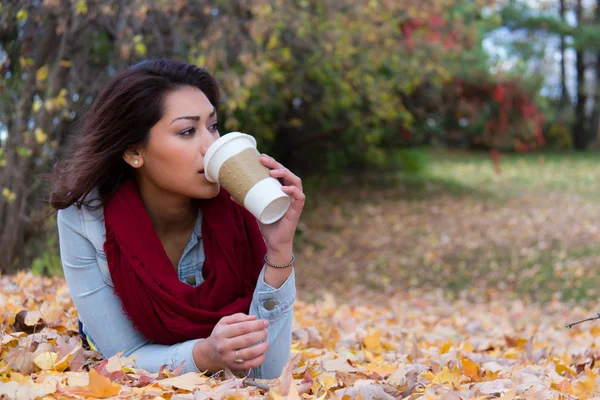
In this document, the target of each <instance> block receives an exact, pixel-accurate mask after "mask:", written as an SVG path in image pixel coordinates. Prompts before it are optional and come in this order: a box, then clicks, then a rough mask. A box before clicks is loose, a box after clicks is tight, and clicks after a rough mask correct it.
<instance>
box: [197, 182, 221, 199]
mask: <svg viewBox="0 0 600 400" xmlns="http://www.w3.org/2000/svg"><path fill="white" fill-rule="evenodd" d="M202 189H203V190H202V191H201V192H199V193H198V194H197V195H196V196H194V197H196V198H198V199H213V198H215V197H217V196H218V195H219V191H220V190H221V186H220V185H219V184H218V183H215V184H214V185H210V186H208V187H204V188H202Z"/></svg>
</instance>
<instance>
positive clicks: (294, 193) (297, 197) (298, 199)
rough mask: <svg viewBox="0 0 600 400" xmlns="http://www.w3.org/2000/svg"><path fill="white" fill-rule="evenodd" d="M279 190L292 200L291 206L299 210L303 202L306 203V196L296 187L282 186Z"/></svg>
mask: <svg viewBox="0 0 600 400" xmlns="http://www.w3.org/2000/svg"><path fill="white" fill-rule="evenodd" d="M281 190H283V192H284V193H285V194H288V195H290V196H291V197H292V198H293V199H294V202H293V205H294V206H295V207H296V208H298V207H299V209H302V207H303V206H304V202H305V201H306V195H305V194H304V192H302V189H300V188H299V187H297V186H282V187H281Z"/></svg>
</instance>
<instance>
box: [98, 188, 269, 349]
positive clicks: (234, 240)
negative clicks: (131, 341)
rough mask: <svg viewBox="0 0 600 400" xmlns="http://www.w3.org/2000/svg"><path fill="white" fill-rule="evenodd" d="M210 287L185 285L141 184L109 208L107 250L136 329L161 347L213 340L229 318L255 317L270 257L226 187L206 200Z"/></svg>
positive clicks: (250, 219)
mask: <svg viewBox="0 0 600 400" xmlns="http://www.w3.org/2000/svg"><path fill="white" fill-rule="evenodd" d="M200 209H201V211H202V241H203V245H204V252H205V255H206V260H205V261H204V265H203V267H202V276H203V277H204V282H202V284H200V285H199V286H198V287H192V286H190V285H188V284H186V283H183V282H181V281H180V280H179V278H178V275H177V271H176V270H175V268H173V265H172V264H171V261H170V260H169V257H168V256H167V253H166V252H165V250H164V248H163V245H162V243H161V241H160V239H159V238H158V235H157V234H156V232H155V230H154V227H153V226H152V221H151V220H150V217H149V215H148V213H147V212H146V209H145V207H144V204H143V203H142V200H141V198H140V195H139V192H138V189H137V186H136V184H135V182H134V181H128V182H126V183H124V184H122V185H121V187H120V188H119V190H118V191H117V193H116V194H115V195H114V197H112V198H111V199H110V200H109V201H108V203H107V204H106V206H105V207H104V217H105V224H106V242H105V243H104V251H105V252H106V257H107V259H108V268H109V270H110V275H111V277H112V280H113V283H114V285H115V291H116V293H117V295H118V296H119V297H120V299H121V302H122V303H123V309H124V311H125V313H126V314H127V316H128V317H129V319H130V320H131V321H132V322H133V325H134V327H135V328H136V329H137V330H138V331H140V332H141V333H142V334H143V335H144V336H145V337H147V338H148V339H150V340H152V341H153V342H155V343H160V344H174V343H179V342H183V341H186V340H190V339H197V338H206V337H208V336H209V335H210V334H211V332H212V330H213V328H214V326H215V324H216V323H217V322H219V320H220V319H221V318H222V317H224V316H227V315H231V314H235V313H239V312H243V313H246V314H247V313H248V311H249V309H250V303H251V301H252V295H253V293H254V288H255V287H256V281H257V279H258V276H259V274H260V271H261V269H262V267H263V257H264V255H265V252H266V246H265V242H264V240H263V238H262V235H261V232H260V229H259V227H258V223H257V221H256V219H255V218H254V217H253V216H252V215H251V214H250V213H249V212H248V211H246V210H245V209H243V208H242V207H240V206H238V205H237V204H235V203H234V202H233V201H231V200H230V198H229V194H227V192H225V190H223V189H221V192H220V193H219V195H218V196H217V197H215V198H214V199H210V200H201V204H200Z"/></svg>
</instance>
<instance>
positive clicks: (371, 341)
mask: <svg viewBox="0 0 600 400" xmlns="http://www.w3.org/2000/svg"><path fill="white" fill-rule="evenodd" d="M363 343H364V345H365V348H366V349H367V350H369V351H373V352H377V353H382V352H383V351H384V349H383V347H382V346H381V332H375V333H373V334H372V335H369V336H367V337H365V339H364V340H363Z"/></svg>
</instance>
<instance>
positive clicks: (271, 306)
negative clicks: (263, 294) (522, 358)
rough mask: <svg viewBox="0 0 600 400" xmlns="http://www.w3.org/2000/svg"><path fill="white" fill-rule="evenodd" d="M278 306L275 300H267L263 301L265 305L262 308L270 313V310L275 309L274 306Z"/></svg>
mask: <svg viewBox="0 0 600 400" xmlns="http://www.w3.org/2000/svg"><path fill="white" fill-rule="evenodd" d="M278 304H279V302H278V301H275V300H273V299H269V300H267V301H265V303H264V306H265V308H266V309H267V310H269V311H271V310H272V309H274V308H275V306H276V305H278Z"/></svg>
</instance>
